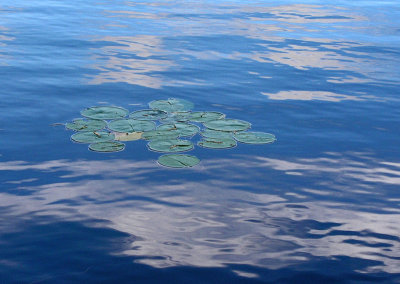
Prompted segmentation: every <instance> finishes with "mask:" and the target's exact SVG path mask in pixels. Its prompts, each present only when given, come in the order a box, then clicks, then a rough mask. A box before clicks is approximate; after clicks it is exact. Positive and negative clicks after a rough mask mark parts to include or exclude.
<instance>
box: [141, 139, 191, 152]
mask: <svg viewBox="0 0 400 284" xmlns="http://www.w3.org/2000/svg"><path fill="white" fill-rule="evenodd" d="M147 146H148V147H149V149H150V150H153V151H156V152H165V153H173V152H185V151H190V150H192V149H193V148H194V146H193V143H192V142H190V141H188V140H180V139H172V140H152V141H150V142H149V143H148V144H147Z"/></svg>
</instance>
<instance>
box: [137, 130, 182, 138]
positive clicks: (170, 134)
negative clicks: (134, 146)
mask: <svg viewBox="0 0 400 284" xmlns="http://www.w3.org/2000/svg"><path fill="white" fill-rule="evenodd" d="M178 137H179V132H177V131H168V130H151V131H146V132H143V134H142V138H143V139H145V140H172V139H176V138H178Z"/></svg>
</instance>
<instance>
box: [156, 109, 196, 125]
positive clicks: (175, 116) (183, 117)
mask: <svg viewBox="0 0 400 284" xmlns="http://www.w3.org/2000/svg"><path fill="white" fill-rule="evenodd" d="M189 119H190V112H174V113H172V114H171V115H170V116H168V117H166V118H163V119H160V122H161V123H177V122H186V121H189Z"/></svg>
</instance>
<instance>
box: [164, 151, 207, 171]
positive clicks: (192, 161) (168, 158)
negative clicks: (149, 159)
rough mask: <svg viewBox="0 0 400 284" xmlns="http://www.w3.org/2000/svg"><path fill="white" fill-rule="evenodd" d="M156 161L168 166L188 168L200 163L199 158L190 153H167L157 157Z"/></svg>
mask: <svg viewBox="0 0 400 284" xmlns="http://www.w3.org/2000/svg"><path fill="white" fill-rule="evenodd" d="M158 163H159V164H160V165H162V166H165V167H170V168H188V167H193V166H195V165H197V164H198V163H200V160H199V159H198V158H197V157H195V156H192V155H181V154H169V155H162V156H161V157H160V158H158Z"/></svg>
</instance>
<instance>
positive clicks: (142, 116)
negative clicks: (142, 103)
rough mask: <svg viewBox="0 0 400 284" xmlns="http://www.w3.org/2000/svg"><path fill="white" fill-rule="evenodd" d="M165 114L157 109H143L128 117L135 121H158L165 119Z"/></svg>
mask: <svg viewBox="0 0 400 284" xmlns="http://www.w3.org/2000/svg"><path fill="white" fill-rule="evenodd" d="M167 115H168V114H167V113H166V112H164V111H162V110H157V109H143V110H138V111H135V112H132V113H131V114H130V115H129V117H130V118H132V119H137V120H158V119H161V118H165V117H167Z"/></svg>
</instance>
